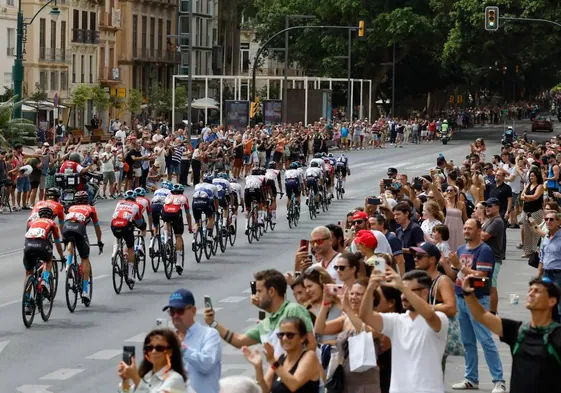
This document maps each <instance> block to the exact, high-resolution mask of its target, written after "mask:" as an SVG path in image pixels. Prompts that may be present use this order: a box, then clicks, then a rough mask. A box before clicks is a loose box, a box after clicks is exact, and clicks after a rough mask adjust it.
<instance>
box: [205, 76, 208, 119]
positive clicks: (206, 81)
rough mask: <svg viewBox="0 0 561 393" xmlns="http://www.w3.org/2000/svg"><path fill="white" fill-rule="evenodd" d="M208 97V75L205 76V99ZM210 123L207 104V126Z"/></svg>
mask: <svg viewBox="0 0 561 393" xmlns="http://www.w3.org/2000/svg"><path fill="white" fill-rule="evenodd" d="M206 98H208V76H205V99H206ZM207 124H208V108H207V106H206V105H205V126H206V125H207Z"/></svg>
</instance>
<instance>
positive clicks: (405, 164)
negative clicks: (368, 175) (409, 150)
mask: <svg viewBox="0 0 561 393" xmlns="http://www.w3.org/2000/svg"><path fill="white" fill-rule="evenodd" d="M411 164H412V162H401V163H398V164H395V165H394V166H393V167H392V168H402V167H404V166H407V165H411ZM386 165H387V164H386Z"/></svg>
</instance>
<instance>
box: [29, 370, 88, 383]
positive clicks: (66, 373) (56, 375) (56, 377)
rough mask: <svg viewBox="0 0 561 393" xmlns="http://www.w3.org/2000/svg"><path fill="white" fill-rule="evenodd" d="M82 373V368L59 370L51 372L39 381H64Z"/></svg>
mask: <svg viewBox="0 0 561 393" xmlns="http://www.w3.org/2000/svg"><path fill="white" fill-rule="evenodd" d="M82 371H85V369H83V368H59V369H58V370H56V371H53V372H52V373H50V374H47V375H44V376H42V377H41V378H39V379H42V380H45V379H46V380H52V381H66V380H67V379H70V378H72V377H73V376H74V375H78V374H80V373H81V372H82Z"/></svg>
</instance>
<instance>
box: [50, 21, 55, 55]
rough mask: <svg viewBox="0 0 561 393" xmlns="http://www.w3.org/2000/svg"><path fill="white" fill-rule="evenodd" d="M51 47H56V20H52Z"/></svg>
mask: <svg viewBox="0 0 561 393" xmlns="http://www.w3.org/2000/svg"><path fill="white" fill-rule="evenodd" d="M51 48H52V49H53V50H54V49H55V48H56V21H54V20H52V21H51Z"/></svg>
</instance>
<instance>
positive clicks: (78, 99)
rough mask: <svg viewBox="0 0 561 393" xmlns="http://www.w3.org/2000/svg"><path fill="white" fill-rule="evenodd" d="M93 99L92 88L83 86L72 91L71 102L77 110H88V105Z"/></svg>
mask: <svg viewBox="0 0 561 393" xmlns="http://www.w3.org/2000/svg"><path fill="white" fill-rule="evenodd" d="M91 99H92V88H91V87H90V86H89V85H85V84H81V85H78V86H76V87H75V88H74V89H72V97H71V99H70V102H71V104H72V105H74V107H75V108H76V109H86V104H87V103H88V101H89V100H91Z"/></svg>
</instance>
